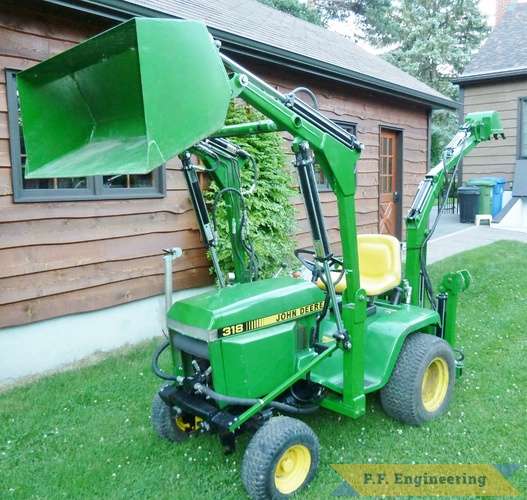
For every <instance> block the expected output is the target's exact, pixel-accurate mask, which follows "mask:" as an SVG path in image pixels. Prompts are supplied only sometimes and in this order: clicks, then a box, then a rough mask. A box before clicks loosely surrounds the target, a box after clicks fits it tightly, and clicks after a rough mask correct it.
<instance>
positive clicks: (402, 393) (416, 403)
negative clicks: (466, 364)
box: [381, 333, 456, 426]
mask: <svg viewBox="0 0 527 500" xmlns="http://www.w3.org/2000/svg"><path fill="white" fill-rule="evenodd" d="M455 373H456V361H455V357H454V352H453V350H452V348H451V347H450V345H449V344H448V342H446V341H445V340H443V339H441V338H439V337H436V336H434V335H428V334H424V333H412V334H410V335H409V336H408V337H407V338H406V340H405V341H404V344H403V347H402V348H401V352H400V354H399V357H398V358H397V362H396V364H395V367H394V369H393V372H392V375H391V377H390V380H389V381H388V383H387V384H386V385H385V386H384V387H383V388H382V389H381V404H382V407H383V408H384V411H385V412H386V413H387V414H388V415H389V416H390V417H392V418H394V419H396V420H399V421H400V422H403V423H405V424H411V425H417V426H419V425H421V424H423V423H424V422H427V421H430V420H433V419H435V418H437V417H439V416H440V415H442V414H443V413H444V412H445V410H446V409H447V407H448V405H449V404H450V400H451V399H452V394H453V392H454V379H455Z"/></svg>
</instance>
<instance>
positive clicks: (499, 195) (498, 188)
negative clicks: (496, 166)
mask: <svg viewBox="0 0 527 500" xmlns="http://www.w3.org/2000/svg"><path fill="white" fill-rule="evenodd" d="M481 180H482V181H489V182H493V183H494V187H493V188H492V217H496V215H498V214H499V213H500V210H501V208H502V206H503V191H505V183H506V182H507V179H504V178H503V177H482V178H481Z"/></svg>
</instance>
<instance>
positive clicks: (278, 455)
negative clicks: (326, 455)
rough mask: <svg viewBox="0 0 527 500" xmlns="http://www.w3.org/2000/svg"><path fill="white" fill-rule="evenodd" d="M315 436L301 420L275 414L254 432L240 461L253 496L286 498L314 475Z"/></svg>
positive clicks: (317, 451) (316, 444) (243, 475)
mask: <svg viewBox="0 0 527 500" xmlns="http://www.w3.org/2000/svg"><path fill="white" fill-rule="evenodd" d="M319 457H320V450H319V444H318V439H317V436H316V435H315V433H314V432H313V431H312V430H311V429H310V428H309V426H307V425H306V424H304V423H303V422H301V421H300V420H296V419H294V418H290V417H275V418H272V419H271V420H269V422H267V423H266V424H264V425H263V426H262V427H261V428H260V429H259V430H258V431H257V432H256V434H255V435H254V436H253V438H252V439H251V441H250V443H249V445H248V446H247V449H246V450H245V455H244V457H243V462H242V481H243V484H244V486H245V489H246V490H247V493H249V496H250V497H251V498H253V499H255V500H256V499H267V498H273V499H276V498H288V497H289V496H291V495H293V494H294V493H296V492H297V491H299V490H301V489H302V488H305V487H306V486H307V485H308V484H309V483H310V482H311V480H312V479H313V477H314V475H315V473H316V471H317V468H318V462H319Z"/></svg>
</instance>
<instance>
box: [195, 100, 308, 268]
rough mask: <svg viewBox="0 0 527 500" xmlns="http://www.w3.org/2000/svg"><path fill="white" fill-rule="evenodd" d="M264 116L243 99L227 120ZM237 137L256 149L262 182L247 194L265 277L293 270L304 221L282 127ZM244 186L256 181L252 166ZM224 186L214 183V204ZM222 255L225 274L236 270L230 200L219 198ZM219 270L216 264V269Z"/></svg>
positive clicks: (244, 173)
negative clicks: (298, 212) (300, 224)
mask: <svg viewBox="0 0 527 500" xmlns="http://www.w3.org/2000/svg"><path fill="white" fill-rule="evenodd" d="M263 118H264V116H263V115H262V114H261V113H259V112H258V111H256V110H255V109H254V108H252V107H251V106H249V105H248V104H245V103H243V102H242V101H240V100H237V101H232V102H231V103H230V108H229V114H228V116H227V121H226V125H231V124H237V123H245V122H256V121H259V120H262V119H263ZM229 140H230V141H232V142H234V143H235V144H237V145H238V146H240V147H241V148H243V149H244V150H245V151H247V152H248V153H249V154H251V155H252V156H253V157H254V159H255V161H256V165H257V167H258V182H257V185H256V189H255V192H254V194H252V195H248V196H246V197H245V206H246V208H247V215H248V218H249V232H250V237H251V240H252V244H253V246H254V250H255V253H256V254H257V256H258V264H259V272H258V275H259V277H260V278H269V277H271V276H273V275H274V274H275V273H276V272H277V271H278V270H279V269H280V266H281V264H282V263H283V262H285V263H286V264H287V266H288V269H289V270H291V269H296V268H297V267H298V265H297V260H296V258H295V256H294V254H293V251H294V248H295V240H296V232H297V230H298V223H297V221H296V219H295V214H296V209H295V205H294V202H293V198H294V197H296V196H298V191H297V190H296V189H295V187H294V186H295V181H294V178H293V173H292V169H291V168H290V167H289V166H288V161H287V157H286V154H285V152H284V139H283V138H282V136H281V135H280V133H279V132H273V133H268V134H260V135H258V134H255V135H248V136H244V137H231V138H229ZM241 178H242V183H243V187H244V189H247V188H249V187H250V186H251V184H252V182H253V172H252V169H245V170H244V171H242V172H241ZM217 192H218V186H217V185H216V184H215V183H214V182H212V184H211V187H210V189H209V190H208V191H207V192H206V193H205V197H206V199H207V200H208V202H209V203H210V204H212V202H213V200H214V197H215V196H216V193H217ZM217 223H218V227H217V229H218V238H219V245H218V251H217V253H218V259H219V263H220V267H221V269H222V272H223V274H226V273H227V272H231V271H233V269H234V261H233V256H232V251H231V246H230V240H229V230H228V221H227V218H226V213H225V205H224V203H218V207H217ZM212 272H213V269H212V268H211V273H212Z"/></svg>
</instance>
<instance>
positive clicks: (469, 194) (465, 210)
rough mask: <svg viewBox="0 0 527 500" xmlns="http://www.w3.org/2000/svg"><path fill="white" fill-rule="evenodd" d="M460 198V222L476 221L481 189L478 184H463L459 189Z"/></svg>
mask: <svg viewBox="0 0 527 500" xmlns="http://www.w3.org/2000/svg"><path fill="white" fill-rule="evenodd" d="M457 196H458V199H459V222H474V221H475V220H476V214H477V213H478V205H479V197H480V191H479V187H478V186H461V187H459V188H458V190H457Z"/></svg>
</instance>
